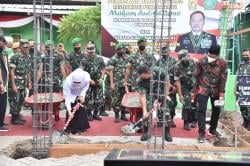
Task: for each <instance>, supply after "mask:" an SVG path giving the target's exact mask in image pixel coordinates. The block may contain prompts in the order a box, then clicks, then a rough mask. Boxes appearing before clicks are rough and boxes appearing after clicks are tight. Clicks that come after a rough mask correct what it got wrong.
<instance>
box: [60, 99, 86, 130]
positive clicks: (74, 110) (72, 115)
mask: <svg viewBox="0 0 250 166" xmlns="http://www.w3.org/2000/svg"><path fill="white" fill-rule="evenodd" d="M82 106H83V105H82V104H81V103H77V104H76V105H75V106H74V107H73V112H72V114H71V116H70V117H69V118H68V120H67V122H66V123H65V125H64V127H63V131H65V130H66V129H67V127H68V125H69V123H70V121H71V120H72V119H73V118H74V115H75V113H76V111H78V110H79V108H80V107H82Z"/></svg>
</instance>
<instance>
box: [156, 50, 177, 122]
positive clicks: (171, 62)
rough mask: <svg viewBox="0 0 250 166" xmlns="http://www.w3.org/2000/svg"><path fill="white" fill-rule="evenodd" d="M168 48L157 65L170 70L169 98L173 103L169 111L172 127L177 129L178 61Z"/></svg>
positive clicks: (170, 102)
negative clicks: (176, 66) (176, 71)
mask: <svg viewBox="0 0 250 166" xmlns="http://www.w3.org/2000/svg"><path fill="white" fill-rule="evenodd" d="M166 49H167V47H163V48H162V50H161V51H163V54H162V55H161V57H162V58H160V60H159V61H158V62H157V63H156V66H157V65H158V66H159V64H160V63H161V64H162V65H163V66H164V67H165V69H166V70H168V76H169V80H170V89H169V96H170V98H171V101H169V103H168V104H169V109H170V116H171V127H176V125H175V123H174V117H175V108H176V106H177V100H176V88H175V80H174V66H175V64H176V63H177V60H176V59H175V58H173V57H172V56H170V53H169V51H168V50H166Z"/></svg>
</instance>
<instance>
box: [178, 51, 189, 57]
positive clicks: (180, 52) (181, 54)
mask: <svg viewBox="0 0 250 166" xmlns="http://www.w3.org/2000/svg"><path fill="white" fill-rule="evenodd" d="M177 55H178V58H179V59H181V58H184V57H186V56H187V55H188V50H185V49H182V50H180V51H179V52H178V53H177Z"/></svg>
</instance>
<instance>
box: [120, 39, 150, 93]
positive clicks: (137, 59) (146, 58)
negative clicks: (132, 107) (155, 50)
mask: <svg viewBox="0 0 250 166" xmlns="http://www.w3.org/2000/svg"><path fill="white" fill-rule="evenodd" d="M146 42H147V41H146V38H144V37H141V38H139V39H138V40H137V45H138V51H137V52H136V53H135V54H131V55H130V56H129V61H128V65H127V69H126V72H125V79H124V86H128V85H129V84H130V85H131V91H136V85H137V78H138V76H139V75H138V73H137V70H136V69H137V67H138V66H139V65H141V64H145V65H147V66H148V67H149V68H150V67H151V66H152V64H153V61H154V57H153V55H151V54H150V53H148V52H147V51H146Z"/></svg>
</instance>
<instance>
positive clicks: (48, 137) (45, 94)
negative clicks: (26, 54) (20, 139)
mask: <svg viewBox="0 0 250 166" xmlns="http://www.w3.org/2000/svg"><path fill="white" fill-rule="evenodd" d="M33 17H34V23H33V39H34V61H33V65H34V70H33V71H31V72H33V80H34V81H33V82H32V84H33V89H34V93H33V101H34V102H33V111H32V122H33V123H32V133H33V140H32V145H33V147H32V156H33V157H35V158H45V157H47V153H48V148H49V147H51V146H52V126H53V121H52V118H51V117H52V113H53V102H52V101H53V51H50V53H49V56H44V55H45V52H44V46H45V45H44V44H45V41H46V40H50V41H53V32H52V0H33ZM45 20H49V22H46V21H45ZM50 47H51V48H50V50H53V48H52V47H53V45H50ZM42 59H43V60H45V61H46V62H47V61H48V62H49V67H47V66H46V65H44V64H43V63H42V62H43V61H42ZM40 66H43V67H42V70H41V78H38V71H39V70H40V69H41V67H40ZM38 79H39V80H38ZM43 79H44V80H49V81H44V82H43V81H41V80H43ZM43 89H46V91H44V90H43Z"/></svg>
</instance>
